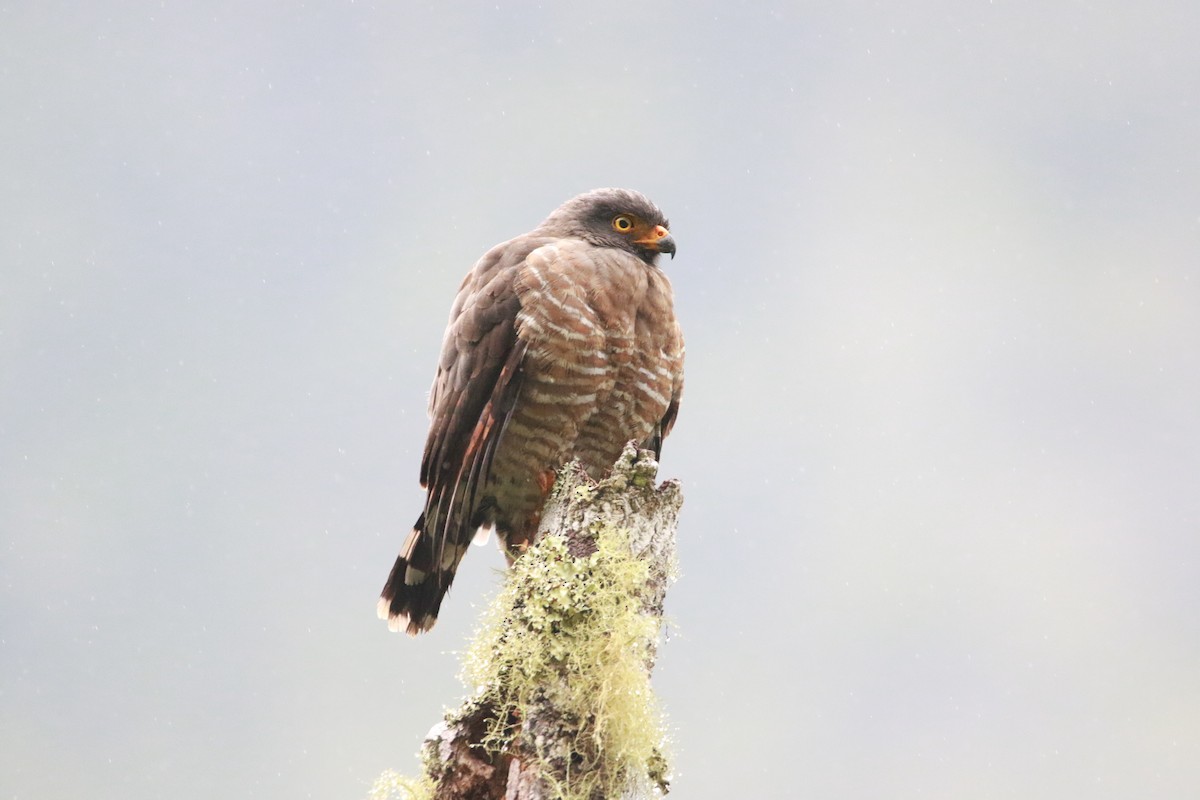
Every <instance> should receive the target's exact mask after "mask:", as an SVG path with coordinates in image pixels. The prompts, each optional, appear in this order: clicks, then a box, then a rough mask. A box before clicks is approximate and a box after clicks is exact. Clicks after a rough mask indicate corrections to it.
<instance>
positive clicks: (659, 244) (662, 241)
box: [633, 225, 675, 258]
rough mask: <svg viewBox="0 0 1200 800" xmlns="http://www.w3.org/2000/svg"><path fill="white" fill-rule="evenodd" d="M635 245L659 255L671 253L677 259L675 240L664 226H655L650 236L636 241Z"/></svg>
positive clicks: (634, 241)
mask: <svg viewBox="0 0 1200 800" xmlns="http://www.w3.org/2000/svg"><path fill="white" fill-rule="evenodd" d="M633 243H634V244H636V245H639V246H641V247H644V248H646V249H647V250H653V251H655V252H657V253H670V254H671V258H675V238H674V237H673V236H671V232H670V231H669V230H667V229H666V228H664V227H663V226H662V225H655V226H654V228H652V229H651V230H650V232H649V233H648V234H646V235H645V236H643V237H642V238H641V239H634V240H633Z"/></svg>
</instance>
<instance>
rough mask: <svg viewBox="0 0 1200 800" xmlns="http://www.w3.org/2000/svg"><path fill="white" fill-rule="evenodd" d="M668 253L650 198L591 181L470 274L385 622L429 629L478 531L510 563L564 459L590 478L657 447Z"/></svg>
mask: <svg viewBox="0 0 1200 800" xmlns="http://www.w3.org/2000/svg"><path fill="white" fill-rule="evenodd" d="M662 253H668V254H670V255H671V257H672V258H674V256H675V240H674V239H673V238H672V237H671V233H670V231H669V229H668V223H667V220H666V218H665V217H664V216H663V213H662V212H661V211H660V210H659V209H658V207H657V206H656V205H654V203H652V202H650V200H649V199H647V198H646V197H645V196H644V195H642V194H640V193H638V192H634V191H630V190H628V189H596V190H594V191H591V192H587V193H585V194H581V195H579V196H578V197H575V198H573V199H571V200H568V201H567V202H565V203H563V204H562V205H561V206H560V207H559V208H558V209H557V210H555V211H554V212H553V213H552V214H550V216H548V217H547V218H546V219H545V221H543V222H542V223H541V224H540V225H538V226H537V227H536V228H534V229H533V230H532V231H530V232H529V233H526V234H524V235H522V236H518V237H516V238H515V239H510V240H509V241H507V242H504V243H502V244H499V245H496V246H495V247H493V248H492V249H491V250H489V251H488V252H487V253H485V254H484V255H483V257H482V258H480V259H479V261H478V262H477V263H476V264H475V266H474V267H473V268H472V269H471V271H470V272H468V273H467V276H466V277H465V278H464V279H463V282H462V285H461V286H460V287H459V289H458V295H457V297H455V299H454V304H453V305H452V306H451V308H450V323H449V325H448V327H447V328H446V333H445V338H444V339H443V342H442V353H441V358H440V360H439V361H438V367H437V375H436V377H435V378H434V381H433V389H432V391H431V393H430V397H429V415H430V419H431V424H430V428H429V436H428V439H427V440H426V443H425V456H424V459H423V460H422V462H421V485H422V486H423V487H425V489H426V490H427V495H426V499H425V509H424V511H422V513H421V515H420V516H419V517H418V518H417V521H416V524H415V525H413V530H412V533H410V534H409V536H408V539H407V540H406V541H405V542H404V546H403V547H402V548H401V549H400V556H399V558H397V559H396V564H395V566H393V567H392V572H391V575H389V576H388V579H387V583H386V584H385V585H384V587H383V593H382V596H381V597H380V600H379V608H378V610H379V616H380V618H381V619H386V620H387V622H388V627H389V628H391V629H392V630H400V629H401V628H403V629H405V630H407V632H408V633H409V634H410V635H413V636H415V635H417V634H418V633H421V632H422V631H427V630H429V629H430V628H432V627H433V625H434V623H435V622H436V621H437V615H438V609H439V608H440V607H441V604H442V599H443V597H445V594H446V590H447V589H449V588H450V583H451V582H452V581H453V580H454V573H455V570H456V569H457V568H458V564H459V562H460V561H461V560H462V557H463V553H464V552H465V551H466V548H467V545H468V544H470V542H471V540H472V539H473V538H475V537H476V536H477V535H482V536H483V537H484V538H486V536H487V532H488V531H489V530H491V529H494V530H495V531H496V533H497V534H498V536H499V539H500V544H501V546H502V547H503V548H504V549H505V552H506V554H507V555H508V557H509V559H510V562H511V560H512V559H513V558H515V557H516V556H517V555H518V554H519V553H520V552H521V551H522V550H523V549H524V548H525V547H526V546H528V544H529V543H530V542H531V539H532V538H533V536H534V534H535V533H536V531H537V526H538V522H539V520H540V517H541V511H542V505H543V503H544V502H545V500H546V496H547V494H548V493H549V491H550V488H551V486H552V485H553V482H554V478H555V474H556V472H557V471H558V470H559V468H560V467H562V466H563V464H565V463H567V462H568V461H570V460H571V459H578V460H579V462H580V463H581V464H582V465H583V467H584V468H585V469H586V470H587V471H588V472H589V473H590V474H591V475H592V476H593V477H596V478H599V477H601V476H602V475H603V474H604V473H605V472H606V471H607V470H608V469H609V468H610V467H611V466H612V464H613V462H615V461H616V459H617V456H619V455H620V452H621V450H622V448H623V447H624V446H625V444H626V442H628V441H630V440H635V441H638V442H642V443H643V446H644V447H646V448H647V449H652V450H654V451H655V452H656V453H659V452H661V447H662V440H663V438H664V437H665V436H666V435H667V434H668V433H669V432H670V431H671V427H672V425H673V424H674V422H675V416H676V414H677V413H678V410H679V398H680V395H681V393H682V391H683V349H684V348H683V336H682V334H681V332H680V329H679V323H678V322H677V321H676V319H675V311H674V303H673V299H672V291H671V283H670V281H669V280H668V279H667V276H666V275H665V274H664V273H663V271H662V270H661V269H660V268H659V266H658V256H659V255H660V254H662Z"/></svg>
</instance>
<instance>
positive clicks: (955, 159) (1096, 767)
mask: <svg viewBox="0 0 1200 800" xmlns="http://www.w3.org/2000/svg"><path fill="white" fill-rule="evenodd" d="M1197 31H1200V6H1197V5H1196V4H1195V3H1189V2H1179V3H1166V2H1150V3H1143V4H1139V5H1136V6H1135V5H1133V4H1123V3H1083V2H1064V3H1032V2H1029V3H1025V2H1003V1H998V2H991V3H984V2H961V1H959V2H942V3H937V2H923V3H912V4H907V7H906V8H900V7H899V5H898V4H887V3H883V4H865V3H863V4H815V3H813V4H800V3H748V2H746V3H736V2H734V3H731V2H722V3H707V2H694V3H683V2H676V3H656V2H642V3H633V2H621V1H620V0H618V2H614V3H608V4H600V5H597V4H594V3H593V4H583V3H570V4H568V3H544V4H541V5H539V4H532V3H518V4H509V3H503V2H502V3H498V4H497V3H495V2H491V3H486V4H473V3H416V2H403V1H402V0H394V1H393V2H378V3H370V2H357V3H355V2H317V3H305V4H298V3H294V2H259V3H245V2H207V3H194V4H183V3H169V2H168V3H138V2H117V1H116V0H100V1H98V2H92V3H86V4H84V3H53V2H43V3H2V2H0V114H2V122H0V795H2V796H3V797H5V798H8V797H13V798H72V797H96V798H122V799H123V800H152V799H153V800H159V799H160V798H162V797H173V798H181V799H182V800H190V799H191V798H196V799H197V800H199V798H212V797H262V798H280V799H281V800H282V798H297V797H313V798H358V797H362V796H363V795H365V793H366V791H367V788H368V787H369V785H370V784H371V783H372V781H374V779H375V778H376V777H377V776H378V775H379V773H380V772H382V771H383V770H384V769H388V768H394V769H397V770H399V771H402V772H408V773H415V772H416V771H417V769H418V763H417V759H416V755H415V754H416V752H417V750H418V748H419V746H420V743H421V740H422V738H423V737H424V735H425V733H426V732H427V731H428V729H429V728H430V727H431V726H432V725H433V724H434V723H435V722H436V721H437V720H438V718H439V716H440V713H441V710H442V708H443V707H444V706H449V705H453V704H455V703H456V702H457V700H458V699H459V697H460V696H461V694H462V693H463V691H464V689H463V687H462V686H461V685H460V684H459V683H458V680H457V677H456V676H457V672H458V669H459V664H458V651H461V650H462V649H463V647H464V645H465V643H466V641H467V639H468V637H469V635H470V633H471V630H472V628H473V626H474V625H475V623H476V620H477V618H478V616H479V613H480V610H481V605H482V604H483V603H486V602H487V600H488V599H489V598H490V597H492V596H493V595H494V594H495V592H496V589H497V586H498V582H499V581H500V580H501V577H500V576H499V573H498V570H499V569H500V568H501V567H502V565H503V559H502V558H501V557H500V554H499V553H498V552H497V551H495V549H494V548H488V549H473V550H472V551H471V552H470V553H469V557H468V558H467V560H466V561H465V562H464V564H463V567H462V569H461V570H460V572H459V578H458V581H457V582H456V584H455V587H454V590H453V592H452V593H451V595H450V598H449V600H448V601H447V603H446V605H445V606H444V607H443V612H442V620H441V622H440V623H439V625H438V627H437V629H436V630H435V631H434V632H433V633H432V634H431V635H429V636H425V637H423V638H421V639H419V640H415V641H414V640H410V639H408V638H407V637H403V636H397V635H395V634H390V633H389V632H388V631H387V629H386V626H385V625H384V624H383V623H381V622H379V621H378V620H377V619H376V618H375V599H376V596H377V594H378V591H379V589H380V587H381V586H382V584H383V581H384V578H385V577H386V576H387V572H388V570H389V568H390V567H391V564H392V561H393V559H394V558H395V555H396V552H397V550H398V548H399V546H400V544H401V542H402V540H403V538H404V536H405V534H406V533H407V530H408V528H409V527H410V526H411V524H412V521H413V520H414V519H415V517H416V515H417V513H418V511H419V509H420V504H421V492H420V490H419V488H418V486H417V471H418V465H419V461H420V454H421V448H422V446H423V444H424V436H425V429H426V424H427V420H426V417H425V402H426V397H427V394H426V393H427V390H428V387H429V384H430V381H431V380H432V377H433V370H434V365H435V359H436V354H437V349H438V346H439V343H440V339H441V335H442V330H443V327H444V325H445V320H446V314H447V311H448V309H449V306H450V302H451V300H452V298H453V294H454V291H455V288H456V287H457V285H458V282H459V280H460V279H461V277H462V275H463V273H464V272H465V271H466V270H467V269H468V268H469V267H470V266H471V264H472V263H473V262H474V260H475V259H476V258H477V257H478V256H479V255H480V254H482V253H483V252H484V251H485V250H486V249H487V248H489V247H490V246H492V245H493V244H495V243H496V242H498V241H501V240H503V239H507V238H510V237H512V236H514V235H517V234H519V233H522V232H524V231H526V230H528V229H530V228H531V227H533V226H534V225H536V224H537V222H539V221H540V220H541V219H542V218H543V217H544V216H545V215H546V214H547V213H548V212H549V211H551V210H552V209H553V208H555V207H556V206H557V205H558V204H559V203H560V202H562V201H563V200H565V199H567V198H568V197H570V196H572V195H574V194H577V193H578V192H581V191H584V190H587V189H591V188H594V187H597V186H627V187H630V188H636V189H639V190H641V191H643V192H645V193H647V194H648V195H650V196H651V197H652V198H653V199H654V200H655V201H656V202H657V203H658V204H659V205H660V206H662V208H663V209H664V210H665V211H666V213H667V214H668V216H669V217H670V218H671V221H672V230H673V232H674V235H675V238H676V240H677V242H678V246H679V253H678V257H677V258H675V259H674V260H673V261H669V262H667V264H666V268H667V269H668V271H669V273H670V275H671V277H672V280H673V281H674V284H675V291H676V302H677V307H678V314H679V317H680V318H681V321H682V323H683V325H684V331H685V334H686V336H687V339H688V362H687V388H686V392H685V396H684V402H683V408H682V411H681V414H680V417H679V422H678V425H677V426H676V428H675V432H674V433H673V435H672V436H671V438H670V439H669V440H668V441H667V443H666V447H665V451H664V459H663V465H662V473H661V477H676V478H679V479H680V480H681V481H682V483H683V487H684V492H685V495H686V498H687V501H686V505H685V508H684V514H683V517H682V524H681V527H680V531H679V557H680V562H681V567H682V577H681V579H680V580H679V582H678V583H677V584H676V585H675V586H674V587H673V589H672V591H671V593H670V595H669V596H668V610H669V612H670V614H671V617H672V631H673V633H672V636H671V638H670V640H669V642H667V643H666V644H665V646H664V647H663V648H662V649H661V661H660V664H659V668H658V670H657V672H656V674H655V682H656V685H657V687H658V689H659V692H660V694H661V696H662V700H663V702H664V705H665V706H666V709H667V712H668V713H669V715H670V724H671V727H672V730H673V732H674V733H673V750H674V753H675V761H674V763H675V767H676V782H675V791H674V792H673V793H672V796H678V797H680V798H705V799H707V798H727V797H763V798H770V797H829V798H885V797H886V798H889V800H893V799H894V798H955V799H957V798H1022V799H1023V800H1025V799H1028V798H1045V799H1046V800H1052V799H1053V800H1058V798H1064V797H1087V798H1101V799H1103V798H1129V797H1164V798H1166V797H1183V796H1187V795H1188V794H1190V793H1193V792H1194V791H1195V790H1196V787H1197V786H1200V681H1198V680H1197V679H1198V676H1200V613H1198V610H1200V490H1198V488H1197V487H1198V484H1200V418H1198V414H1197V409H1200V147H1198V143H1200V48H1197V47H1196V34H1197Z"/></svg>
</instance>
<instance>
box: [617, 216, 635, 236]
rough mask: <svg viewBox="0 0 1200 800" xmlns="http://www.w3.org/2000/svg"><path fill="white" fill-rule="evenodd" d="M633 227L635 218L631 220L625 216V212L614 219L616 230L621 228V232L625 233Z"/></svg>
mask: <svg viewBox="0 0 1200 800" xmlns="http://www.w3.org/2000/svg"><path fill="white" fill-rule="evenodd" d="M632 227H633V220H631V219H630V218H629V217H627V216H625V215H624V214H622V215H621V216H619V217H616V218H614V219H613V228H615V229H616V230H619V231H620V232H621V233H625V232H626V231H628V230H629V229H630V228H632Z"/></svg>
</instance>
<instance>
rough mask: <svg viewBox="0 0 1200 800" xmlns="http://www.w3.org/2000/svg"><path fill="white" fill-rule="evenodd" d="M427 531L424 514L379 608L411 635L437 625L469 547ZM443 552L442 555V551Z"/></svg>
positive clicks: (398, 560) (391, 623) (391, 625)
mask: <svg viewBox="0 0 1200 800" xmlns="http://www.w3.org/2000/svg"><path fill="white" fill-rule="evenodd" d="M434 539H435V537H433V536H430V535H429V534H428V533H426V531H425V515H424V514H422V515H421V517H420V518H419V519H418V520H417V524H416V525H415V526H414V527H413V530H412V533H410V534H409V536H408V539H407V540H406V541H405V543H404V547H403V548H402V549H401V551H400V555H399V556H398V557H397V558H396V563H395V564H394V565H393V566H392V571H391V574H390V575H388V579H387V583H385V584H384V585H383V592H382V593H381V594H380V597H379V603H378V606H377V608H376V610H377V613H378V614H379V618H380V619H383V620H387V624H388V628H389V629H390V630H393V631H399V630H401V629H404V630H405V631H406V632H407V633H408V634H409V635H410V636H416V635H417V634H419V633H422V632H424V631H427V630H430V629H431V628H432V627H433V626H434V624H435V623H436V622H437V615H438V611H439V610H440V609H441V607H442V600H443V599H445V597H446V592H447V591H448V590H449V589H450V584H451V583H453V582H454V573H455V571H456V570H457V569H458V564H459V562H460V561H462V557H463V552H464V550H465V548H463V547H458V546H456V545H454V544H452V543H448V542H443V548H438V547H437V546H436V544H435V542H434ZM439 549H441V550H442V552H440V553H439V552H438V550H439Z"/></svg>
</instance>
